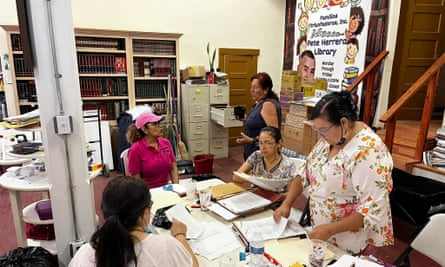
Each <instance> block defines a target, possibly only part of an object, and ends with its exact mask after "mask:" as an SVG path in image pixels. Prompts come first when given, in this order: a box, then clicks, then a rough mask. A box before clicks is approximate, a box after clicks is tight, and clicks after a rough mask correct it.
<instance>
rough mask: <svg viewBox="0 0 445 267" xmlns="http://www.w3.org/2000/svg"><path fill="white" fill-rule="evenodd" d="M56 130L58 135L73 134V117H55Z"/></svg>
mask: <svg viewBox="0 0 445 267" xmlns="http://www.w3.org/2000/svg"><path fill="white" fill-rule="evenodd" d="M54 128H55V130H56V133H57V134H70V133H72V132H73V120H72V117H71V116H67V115H63V116H62V115H59V116H55V117H54Z"/></svg>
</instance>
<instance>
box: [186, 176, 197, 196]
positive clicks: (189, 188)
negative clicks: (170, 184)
mask: <svg viewBox="0 0 445 267" xmlns="http://www.w3.org/2000/svg"><path fill="white" fill-rule="evenodd" d="M184 187H185V193H186V197H187V199H188V200H194V199H195V198H196V184H195V182H193V181H189V182H187V183H185V185H184Z"/></svg>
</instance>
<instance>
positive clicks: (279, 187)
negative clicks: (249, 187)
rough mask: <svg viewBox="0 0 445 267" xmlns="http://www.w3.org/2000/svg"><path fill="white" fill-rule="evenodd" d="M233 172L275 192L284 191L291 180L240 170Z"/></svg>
mask: <svg viewBox="0 0 445 267" xmlns="http://www.w3.org/2000/svg"><path fill="white" fill-rule="evenodd" d="M233 174H235V175H236V176H239V177H241V178H243V179H244V180H246V181H249V182H251V183H252V184H254V185H256V186H258V187H261V188H264V189H267V190H271V191H274V192H281V191H283V189H284V188H285V187H286V185H287V183H288V182H289V180H290V178H289V179H269V178H264V177H260V176H253V175H250V174H247V173H243V172H238V171H235V172H233Z"/></svg>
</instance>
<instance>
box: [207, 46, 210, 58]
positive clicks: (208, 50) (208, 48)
mask: <svg viewBox="0 0 445 267" xmlns="http://www.w3.org/2000/svg"><path fill="white" fill-rule="evenodd" d="M207 55H208V56H209V57H210V43H207Z"/></svg>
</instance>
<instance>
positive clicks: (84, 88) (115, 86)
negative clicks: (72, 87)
mask: <svg viewBox="0 0 445 267" xmlns="http://www.w3.org/2000/svg"><path fill="white" fill-rule="evenodd" d="M80 94H81V96H82V97H88V96H127V95H128V86H127V79H125V78H81V79H80Z"/></svg>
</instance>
